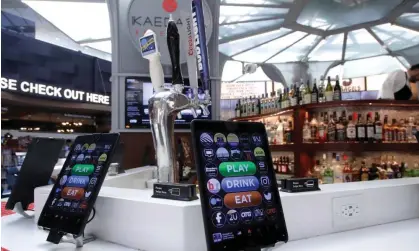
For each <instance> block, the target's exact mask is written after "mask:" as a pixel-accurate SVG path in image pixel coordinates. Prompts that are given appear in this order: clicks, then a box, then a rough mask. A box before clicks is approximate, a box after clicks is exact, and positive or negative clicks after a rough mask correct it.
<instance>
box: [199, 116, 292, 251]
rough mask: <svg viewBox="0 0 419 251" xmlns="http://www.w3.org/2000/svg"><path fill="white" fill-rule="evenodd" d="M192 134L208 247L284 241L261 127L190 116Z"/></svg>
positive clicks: (234, 247)
mask: <svg viewBox="0 0 419 251" xmlns="http://www.w3.org/2000/svg"><path fill="white" fill-rule="evenodd" d="M192 133H193V135H192V138H194V139H195V142H194V143H195V149H194V150H195V156H196V162H197V165H196V166H197V167H198V168H197V169H198V170H197V171H198V176H199V182H200V183H199V185H200V193H201V204H202V207H203V209H202V210H203V215H204V221H205V222H204V223H205V226H206V234H207V245H208V249H209V250H242V249H244V248H246V247H255V246H257V247H265V246H269V245H273V244H274V243H276V242H278V241H287V239H288V235H287V231H286V226H285V220H284V216H283V211H282V206H281V201H280V197H279V192H278V187H277V183H276V179H275V174H274V172H273V168H272V160H271V155H270V151H269V145H268V143H267V138H266V132H265V129H264V126H263V125H262V124H260V123H247V122H244V123H243V122H239V123H237V122H218V121H209V122H205V121H195V122H194V123H193V129H192Z"/></svg>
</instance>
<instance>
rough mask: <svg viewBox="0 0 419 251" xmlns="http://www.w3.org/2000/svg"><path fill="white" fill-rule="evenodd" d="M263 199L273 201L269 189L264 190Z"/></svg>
mask: <svg viewBox="0 0 419 251" xmlns="http://www.w3.org/2000/svg"><path fill="white" fill-rule="evenodd" d="M263 199H264V200H265V201H266V202H267V203H272V193H271V192H270V191H268V190H266V191H264V192H263Z"/></svg>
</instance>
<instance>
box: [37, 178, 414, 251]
mask: <svg viewBox="0 0 419 251" xmlns="http://www.w3.org/2000/svg"><path fill="white" fill-rule="evenodd" d="M321 189H322V191H319V192H308V193H298V194H288V193H281V200H282V204H283V208H284V214H285V219H286V223H287V228H288V232H289V237H290V240H299V239H305V238H310V237H315V236H319V235H326V234H331V233H335V232H341V231H346V230H351V229H357V228H363V227H368V226H374V225H380V224H385V223H390V222H396V221H401V220H407V219H413V218H418V217H419V178H407V179H399V180H385V181H370V182H357V183H346V184H336V185H324V186H321ZM36 192H39V189H37V191H36ZM151 195H152V191H151V190H135V189H123V188H114V187H103V188H102V190H101V192H100V194H99V197H98V199H97V201H96V205H95V207H96V217H95V219H94V220H93V221H92V222H91V223H89V224H88V227H87V229H86V233H92V234H94V235H95V236H97V237H98V238H100V239H102V240H106V241H109V242H113V243H117V244H121V245H125V246H128V247H131V248H135V249H140V250H147V251H167V250H170V251H185V250H193V251H201V250H202V251H204V250H206V246H205V236H204V227H203V223H202V213H201V208H200V202H199V200H196V201H192V202H181V201H171V200H164V199H154V198H151ZM352 195H359V196H360V197H359V198H360V199H359V203H360V205H361V210H362V211H361V214H360V217H362V220H361V221H359V222H358V223H356V224H350V225H337V224H334V222H333V214H332V211H333V200H334V199H336V198H341V197H346V196H352ZM45 196H47V195H44V197H45ZM40 197H42V196H39V195H38V196H35V200H36V201H35V205H37V203H38V202H39V204H38V205H43V203H41V201H37V198H38V200H39V198H40ZM45 199H46V198H45ZM35 208H36V211H38V210H42V207H35ZM38 213H39V212H38ZM395 241H396V240H395ZM279 250H281V249H279Z"/></svg>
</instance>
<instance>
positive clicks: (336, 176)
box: [307, 153, 419, 184]
mask: <svg viewBox="0 0 419 251" xmlns="http://www.w3.org/2000/svg"><path fill="white" fill-rule="evenodd" d="M307 176H309V177H315V178H318V179H319V181H320V182H321V183H322V184H333V183H345V182H355V181H368V180H384V179H398V178H403V177H419V163H418V162H417V161H416V162H415V163H414V165H413V168H412V169H411V168H409V165H408V163H405V162H400V163H398V162H397V161H396V158H395V156H385V155H383V156H382V157H381V160H380V158H376V159H375V160H374V161H373V162H372V163H371V165H367V164H366V161H365V160H363V161H361V163H360V165H358V164H356V162H355V161H353V162H350V161H349V160H348V156H346V155H343V158H341V156H340V155H339V154H336V153H333V156H332V159H331V160H328V159H327V155H326V154H324V155H323V160H322V161H320V160H317V161H316V165H315V166H314V167H313V170H312V171H310V172H309V173H308V174H307Z"/></svg>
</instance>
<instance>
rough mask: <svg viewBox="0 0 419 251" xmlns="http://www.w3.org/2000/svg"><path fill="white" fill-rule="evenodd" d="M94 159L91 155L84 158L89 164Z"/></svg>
mask: <svg viewBox="0 0 419 251" xmlns="http://www.w3.org/2000/svg"><path fill="white" fill-rule="evenodd" d="M91 159H92V156H90V155H86V156H84V162H86V163H87V162H89V161H90V160H91Z"/></svg>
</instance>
